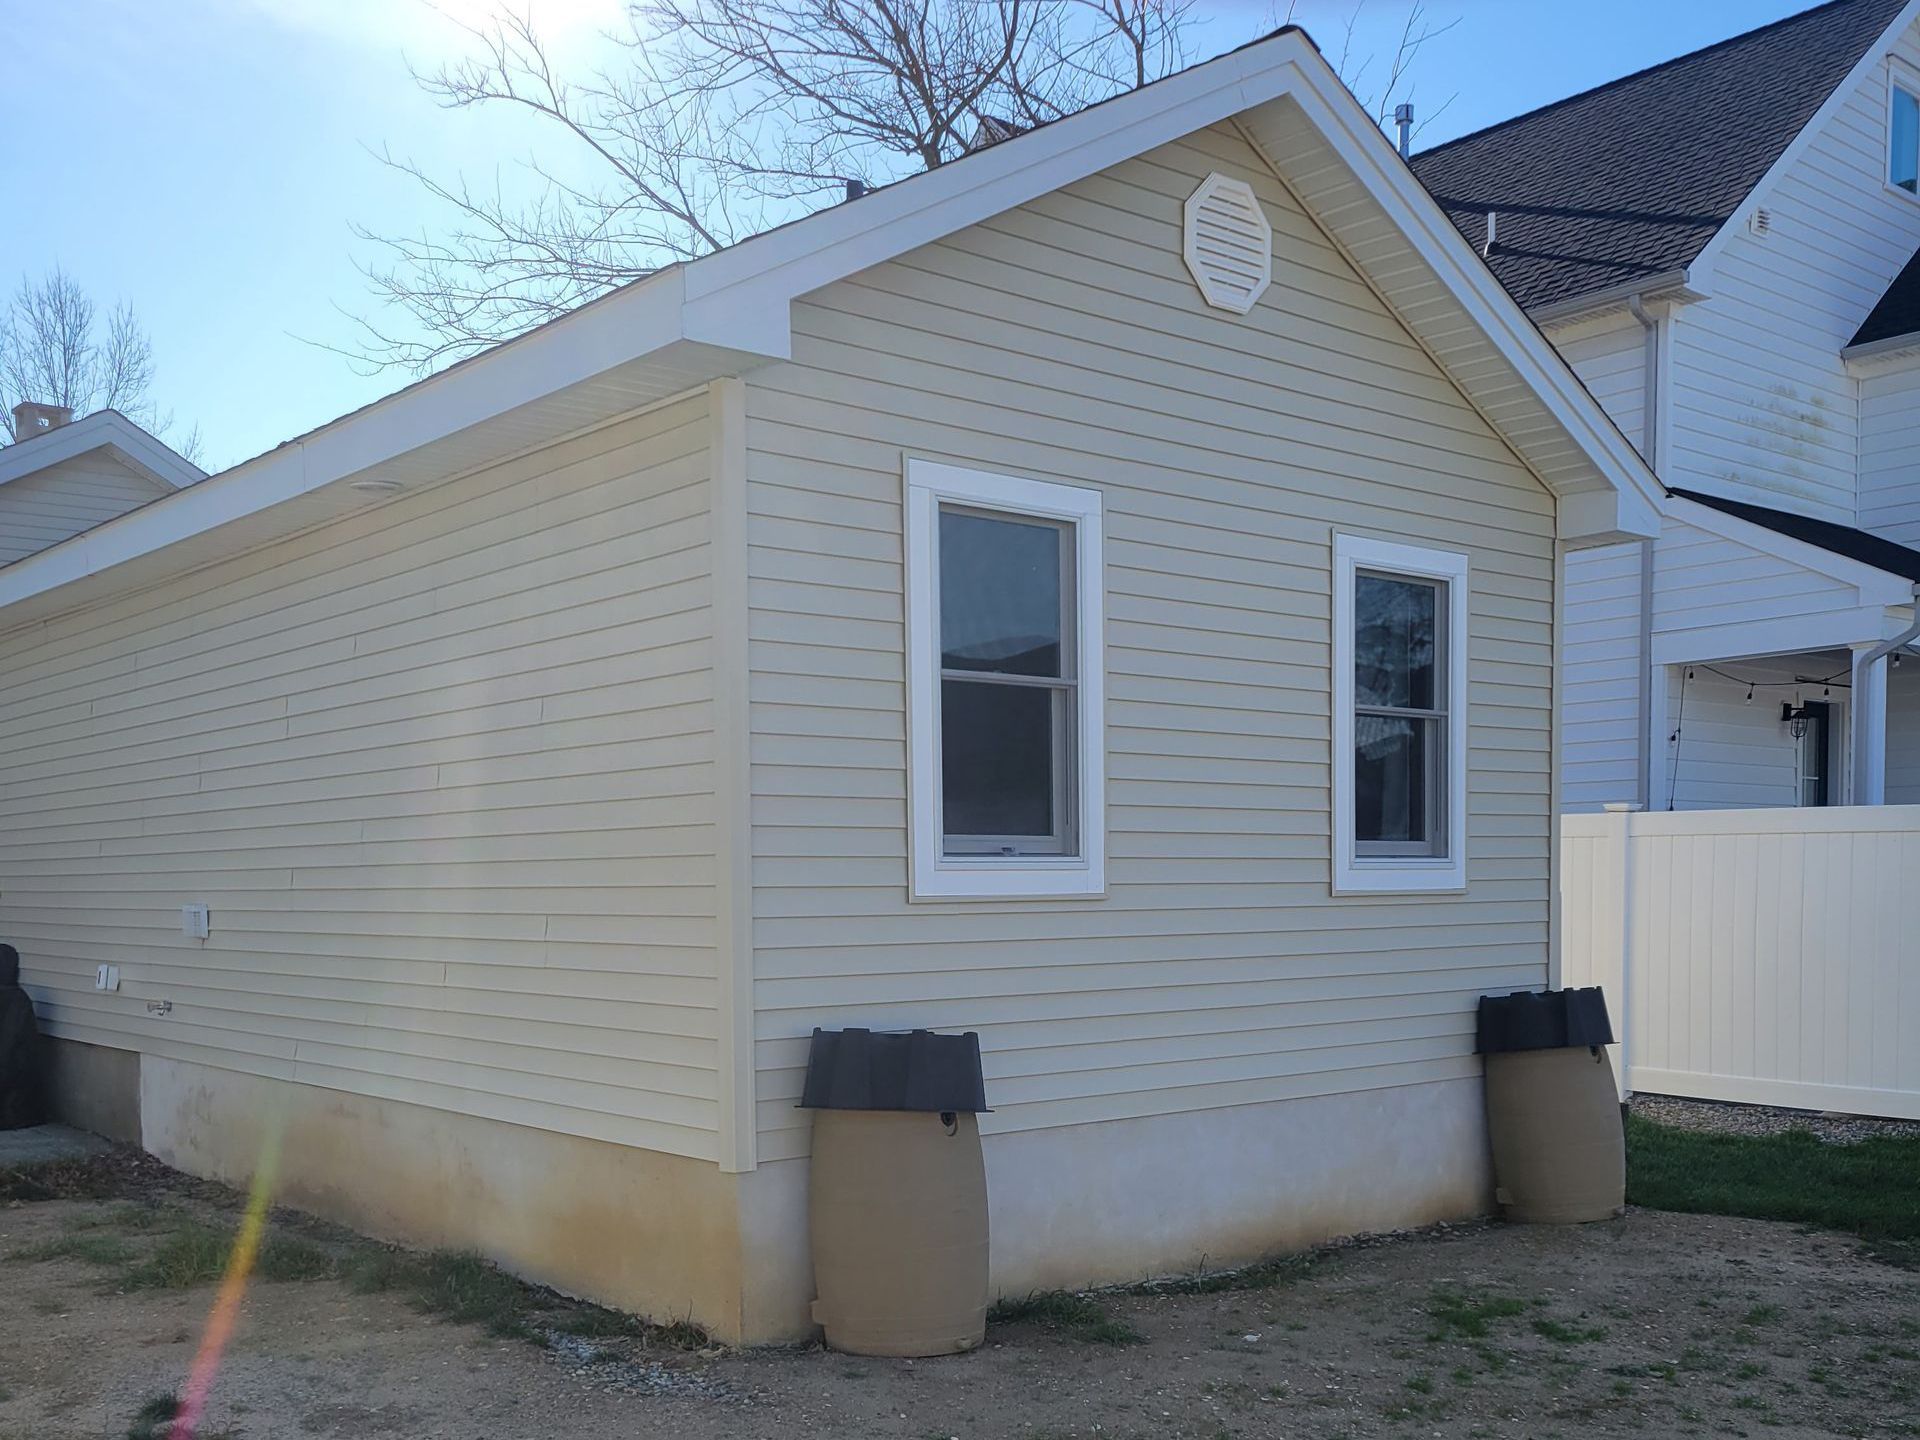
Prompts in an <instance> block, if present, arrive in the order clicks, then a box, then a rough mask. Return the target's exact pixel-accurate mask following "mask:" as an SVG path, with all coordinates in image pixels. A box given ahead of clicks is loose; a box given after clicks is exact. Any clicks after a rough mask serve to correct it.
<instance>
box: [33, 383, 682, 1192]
mask: <svg viewBox="0 0 1920 1440" xmlns="http://www.w3.org/2000/svg"><path fill="white" fill-rule="evenodd" d="M707 447H708V431H707V426H706V416H705V402H704V400H703V399H697V398H696V399H691V400H685V401H679V402H675V403H673V404H671V405H669V406H667V407H665V408H663V409H659V410H656V411H654V412H651V413H649V414H646V415H642V416H639V417H635V418H633V419H629V420H626V421H623V422H620V423H618V424H615V425H612V426H610V427H607V428H603V429H600V430H596V431H594V432H591V433H589V434H586V435H582V436H579V437H575V438H574V439H571V440H568V441H566V442H564V443H562V444H560V445H558V446H555V447H553V448H551V449H549V450H546V451H543V452H541V453H539V454H537V455H534V456H531V457H528V458H524V459H519V460H513V461H509V462H507V463H504V464H501V465H498V466H495V467H493V468H491V469H489V470H486V471H484V472H482V473H479V474H477V475H474V476H470V477H468V478H466V479H463V480H459V481H456V482H454V483H452V484H450V485H446V486H442V487H440V488H437V489H434V490H430V491H427V492H425V493H422V494H419V495H413V496H405V497H402V498H400V499H399V500H397V501H395V502H393V503H390V504H388V505H385V506H382V507H380V508H378V509H376V510H372V511H369V512H365V513H362V514H359V515H356V516H352V517H350V518H346V519H343V520H340V521H338V522H335V523H333V524H331V525H327V526H325V527H323V528H321V529H319V530H316V531H313V532H311V533H309V534H308V535H306V536H304V537H301V538H298V539H295V540H291V541H288V542H285V543H282V544H280V545H277V546H275V547H272V548H270V549H267V550H263V551H259V552H255V553H253V554H251V555H247V556H244V557H240V558H237V559H235V560H232V561H229V562H226V563H224V564H221V565H219V566H217V567H215V568H212V569H208V570H204V571H201V572H199V573H197V574H193V575H189V576H185V577H182V578H180V579H177V580H173V581H170V582H168V583H167V584H165V585H164V586H162V587H160V588H157V589H154V590H151V591H149V592H146V593H144V594H140V595H137V596H135V597H132V598H130V599H127V600H124V601H119V602H115V603H112V604H111V605H109V606H106V607H105V608H100V609H95V610H91V611H85V612H81V613H77V614H73V615H70V616H66V617H63V618H60V619H57V620H54V621H51V622H48V623H47V624H45V625H44V626H38V627H35V628H34V629H32V630H30V631H27V632H24V633H17V634H14V635H11V636H8V637H4V638H3V639H0V673H4V674H5V676H6V677H7V678H6V685H5V688H4V690H3V691H0V816H4V819H5V831H4V844H0V934H5V935H6V936H7V938H9V939H10V940H12V941H14V942H15V943H16V944H17V945H18V946H19V947H20V949H21V952H22V954H23V956H24V958H25V962H26V980H27V983H28V985H29V987H30V988H31V989H32V990H33V992H34V993H35V995H36V997H37V998H38V999H39V1000H40V1001H41V1002H42V1004H43V1007H44V1011H45V1013H46V1014H47V1016H48V1017H49V1019H50V1021H51V1028H52V1030H53V1033H55V1034H56V1035H61V1036H67V1037H70V1038H73V1039H78V1040H84V1041H91V1042H95V1043H98V1044H102V1045H111V1046H120V1047H125V1048H138V1049H141V1050H144V1051H147V1052H149V1053H153V1054H159V1055H165V1056H171V1057H176V1058H181V1059H187V1060H193V1061H200V1062H204V1063H206V1064H209V1065H214V1066H223V1067H227V1068H230V1069H234V1070H240V1071H246V1072H251V1073H254V1074H259V1075H266V1076H272V1077H278V1078H283V1079H289V1080H296V1081H305V1082H309V1083H312V1084H316V1085H322V1086H331V1087H334V1088H337V1089H340V1090H345V1091H351V1092H355V1093H359V1094H364V1095H372V1096H380V1097H391V1098H396V1099H400V1100H405V1101H412V1102H416V1103H421V1104H426V1105H431V1106H438V1107H441V1108H444V1109H448V1110H454V1111H460V1112H463V1113H467V1114H473V1115H480V1116H486V1117H490V1118H495V1119H500V1120H507V1121H514V1122H518V1123H522V1124H528V1125H537V1126H542V1127H545V1128H549V1129H554V1130H560V1131H566V1132H570V1133H574V1134H578V1135H585V1136H590V1137H595V1138H601V1139H607V1140H613V1141H621V1142H625V1143H630V1144H635V1145H645V1146H649V1147H651V1148H655V1149H659V1150H665V1151H671V1152H675V1153H680V1154H686V1155H693V1156H701V1157H710V1156H712V1155H713V1153H714V1151H715V1139H714V1128H715V1118H716V1114H715V1098H714V1097H715V1035H716V1033H717V1032H716V1024H715V1015H714V1004H715V978H714V960H713V950H712V945H713V889H712V886H713V878H714V874H713V872H714V866H713V848H714V847H713V829H712V814H711V803H710V795H711V790H712V770H711V754H710V745H711V742H710V737H709V733H708V732H709V729H710V720H711V707H710V697H711V693H712V687H711V677H710V673H709V669H708V667H709V665H710V657H709V619H708V595H709V582H708V579H707V574H708V564H709V557H708V553H707V542H708V519H707V491H708V486H707ZM189 901H200V902H205V903H207V904H208V905H210V906H211V908H212V915H213V923H212V931H213V933H212V938H211V939H210V940H209V941H207V942H205V943H204V944H202V943H199V942H194V941H190V940H187V939H185V938H184V937H183V936H182V935H181V933H180V921H179V906H180V905H181V904H183V903H185V902H189ZM102 962H112V963H115V964H118V965H120V966H121V967H122V975H123V982H122V988H121V990H120V992H119V993H118V994H102V993H99V992H96V991H95V990H94V989H93V988H92V979H93V972H94V967H95V966H96V965H97V964H100V963H102ZM161 999H165V1000H170V1001H171V1002H172V1005H173V1009H172V1013H171V1014H170V1015H167V1016H165V1017H164V1018H157V1017H150V1016H149V1014H148V1013H147V1002H148V1001H150V1000H161Z"/></svg>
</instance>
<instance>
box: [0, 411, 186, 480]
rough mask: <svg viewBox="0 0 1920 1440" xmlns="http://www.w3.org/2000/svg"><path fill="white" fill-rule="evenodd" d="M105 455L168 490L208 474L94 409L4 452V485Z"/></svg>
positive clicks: (119, 418)
mask: <svg viewBox="0 0 1920 1440" xmlns="http://www.w3.org/2000/svg"><path fill="white" fill-rule="evenodd" d="M96 450H104V451H106V452H107V453H108V454H110V455H112V456H113V458H114V459H116V460H118V461H119V462H120V463H121V464H123V465H125V466H127V467H128V468H129V469H131V470H133V471H134V473H135V474H137V475H140V476H141V477H142V478H144V479H147V480H150V481H152V482H153V483H154V484H156V485H160V486H163V487H165V488H166V489H168V490H179V489H182V488H184V487H186V486H188V485H192V484H195V483H197V482H198V481H200V480H203V479H205V478H206V471H204V470H202V469H200V467H199V466H197V465H195V464H193V462H192V461H190V460H188V459H187V458H186V457H185V456H183V455H180V454H179V453H178V452H176V451H175V450H174V449H173V448H172V447H171V446H169V445H168V444H167V443H166V442H165V441H163V440H161V439H160V438H159V437H158V436H155V435H150V434H148V433H147V432H146V431H145V430H143V429H141V428H140V427H139V426H138V425H136V424H135V423H134V422H133V421H131V420H129V419H128V418H127V417H126V416H124V415H122V414H121V413H120V412H119V411H118V410H96V411H95V412H94V413H93V414H91V415H83V416H82V417H81V418H80V419H78V420H74V421H70V422H69V423H67V424H65V425H62V426H60V427H59V428H58V429H55V430H51V431H48V432H47V433H46V434H44V435H35V436H33V437H32V438H31V439H29V440H23V441H21V442H20V443H18V444H15V445H9V446H7V447H6V448H5V449H4V450H0V485H4V484H6V483H8V482H9V481H12V480H21V479H25V478H26V477H27V476H29V475H37V474H39V473H40V472H41V471H43V470H48V469H51V468H52V467H53V466H55V465H59V464H62V463H64V462H66V461H68V460H76V459H78V458H79V457H80V456H82V455H89V454H92V453H93V452H94V451H96Z"/></svg>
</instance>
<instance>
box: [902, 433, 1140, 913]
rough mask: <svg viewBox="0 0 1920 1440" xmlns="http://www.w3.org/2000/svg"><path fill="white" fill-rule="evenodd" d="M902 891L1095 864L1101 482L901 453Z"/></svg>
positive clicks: (1004, 885)
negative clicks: (907, 870)
mask: <svg viewBox="0 0 1920 1440" xmlns="http://www.w3.org/2000/svg"><path fill="white" fill-rule="evenodd" d="M906 502H907V504H906V509H907V517H906V530H907V535H906V538H907V663H908V677H907V708H908V730H909V749H910V751H911V775H910V777H909V779H910V795H909V804H910V807H911V811H912V814H911V829H912V891H913V894H914V895H915V896H917V897H926V898H968V897H995V896H1042V895H1087V894H1098V893H1100V892H1101V891H1102V890H1103V889H1104V887H1105V883H1106V879H1105V864H1104V860H1105V855H1104V850H1105V844H1104V842H1105V835H1104V829H1105V803H1104V763H1103V761H1104V752H1103V744H1102V733H1103V728H1102V714H1103V705H1102V689H1103V685H1102V681H1103V678H1104V675H1103V663H1102V643H1101V635H1102V610H1103V607H1102V595H1101V577H1102V562H1101V525H1100V518H1101V516H1100V492H1099V491H1097V490H1087V489H1081V488H1078V487H1074V486H1067V485H1054V484H1048V483H1044V482H1041V481H1037V480H1026V479H1022V478H1019V477H1016V476H1010V475H994V474H988V473H985V472H982V471H977V470H965V469H961V468H959V467H958V466H953V465H942V464H936V463H934V462H931V461H922V460H910V461H908V463H907V483H906Z"/></svg>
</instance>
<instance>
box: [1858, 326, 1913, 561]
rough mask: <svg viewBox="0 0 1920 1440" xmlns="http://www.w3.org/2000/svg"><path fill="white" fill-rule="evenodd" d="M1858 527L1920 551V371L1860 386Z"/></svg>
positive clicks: (1907, 367)
mask: <svg viewBox="0 0 1920 1440" xmlns="http://www.w3.org/2000/svg"><path fill="white" fill-rule="evenodd" d="M1860 528H1861V529H1863V530H1871V531H1872V532H1873V533H1874V534H1876V535H1884V536H1886V537H1887V539H1889V540H1893V541H1897V542H1898V543H1899V544H1902V545H1911V546H1920V366H1916V365H1913V364H1912V363H1911V362H1909V363H1907V364H1903V365H1902V366H1901V368H1899V369H1897V370H1892V371H1888V372H1886V373H1884V374H1878V375H1871V376H1868V377H1867V378H1865V379H1863V380H1862V381H1861V382H1860Z"/></svg>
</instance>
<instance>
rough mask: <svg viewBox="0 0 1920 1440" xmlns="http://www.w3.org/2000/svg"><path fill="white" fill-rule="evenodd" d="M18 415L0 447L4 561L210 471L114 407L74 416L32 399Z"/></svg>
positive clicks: (1, 555) (87, 527) (62, 408)
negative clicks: (11, 439)
mask: <svg viewBox="0 0 1920 1440" xmlns="http://www.w3.org/2000/svg"><path fill="white" fill-rule="evenodd" d="M13 419H14V434H15V435H16V436H17V437H18V438H17V439H16V441H15V443H13V444H11V445H8V446H7V447H5V448H4V449H0V565H11V564H12V563H13V562H14V561H16V560H22V559H25V558H26V557H27V556H29V555H32V554H34V553H35V552H36V551H40V550H44V549H46V548H47V547H48V546H49V545H57V544H59V543H60V542H61V541H62V540H68V539H71V538H72V537H73V536H75V535H78V534H79V533H80V532H81V531H83V530H91V529H92V528H93V527H94V526H96V525H100V524H104V523H105V522H106V521H108V520H112V519H115V518H116V517H118V516H121V515H124V514H126V513H127V512H128V511H129V510H135V509H138V508H139V507H140V506H142V505H145V504H148V503H149V502H151V501H154V500H158V499H160V498H161V497H163V496H166V495H171V494H173V492H174V491H176V490H180V489H183V488H185V487H186V486H188V485H191V484H193V483H194V482H195V481H197V480H204V479H205V478H206V472H205V471H203V470H201V469H200V468H199V467H198V466H196V465H194V464H193V463H192V462H191V461H189V460H187V459H186V458H185V457H183V456H181V455H178V454H176V453H175V452H174V451H173V450H172V449H170V448H169V447H168V446H167V444H166V442H164V441H163V440H160V439H159V438H158V437H156V436H153V435H150V434H148V433H147V432H146V431H145V430H142V429H141V428H140V427H139V426H138V425H136V424H134V423H133V421H131V420H129V419H127V417H126V416H124V415H122V414H121V413H120V412H119V411H117V410H97V411H95V412H94V413H93V414H91V415H88V416H85V417H84V418H82V419H79V420H75V419H74V418H73V412H72V411H71V410H70V409H68V408H67V407H66V406H64V405H43V404H39V403H35V402H31V401H29V402H25V403H23V404H20V405H16V406H15V407H14V411H13Z"/></svg>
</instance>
